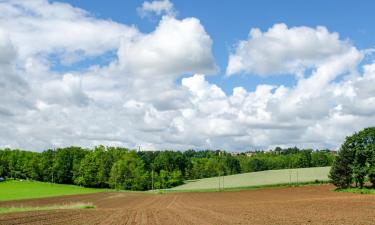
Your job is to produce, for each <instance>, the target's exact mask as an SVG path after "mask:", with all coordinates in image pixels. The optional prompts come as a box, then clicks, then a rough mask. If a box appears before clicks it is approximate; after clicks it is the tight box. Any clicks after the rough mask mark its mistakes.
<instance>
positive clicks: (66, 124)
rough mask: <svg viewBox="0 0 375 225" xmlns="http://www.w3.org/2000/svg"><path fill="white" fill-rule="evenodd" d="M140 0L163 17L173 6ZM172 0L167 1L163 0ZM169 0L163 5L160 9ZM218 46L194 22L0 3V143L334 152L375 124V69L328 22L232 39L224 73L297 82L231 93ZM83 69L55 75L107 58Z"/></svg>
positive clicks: (39, 0) (38, 0) (40, 0)
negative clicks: (136, 21)
mask: <svg viewBox="0 0 375 225" xmlns="http://www.w3.org/2000/svg"><path fill="white" fill-rule="evenodd" d="M162 2H164V3H163V4H161V3H160V2H159V3H160V5H159V3H158V4H156V3H155V2H152V3H144V4H143V9H144V10H145V11H154V12H156V14H159V12H160V14H163V13H164V14H165V13H166V14H168V13H167V11H168V10H172V9H173V5H171V6H168V5H169V4H172V3H170V2H169V1H162ZM166 3H169V4H166ZM164 4H165V5H164ZM212 45H213V41H212V38H211V37H210V35H209V34H208V33H207V32H206V30H205V28H204V26H203V25H202V24H201V22H200V21H199V19H197V18H183V19H177V18H175V17H174V16H170V15H167V16H163V17H162V18H161V19H160V21H159V24H158V25H157V26H156V27H155V30H154V31H152V32H150V33H143V32H141V31H139V30H138V29H137V28H135V27H134V26H130V25H126V24H120V23H116V22H113V21H109V20H102V19H98V18H95V17H93V16H91V15H90V14H89V13H88V12H86V11H84V10H82V9H78V8H74V7H72V6H71V5H68V4H63V3H57V2H54V3H50V2H48V1H44V0H33V1H3V2H1V3H0V67H1V70H0V91H1V93H3V94H2V95H1V96H0V102H1V104H0V121H1V123H0V124H1V125H0V128H1V129H0V146H1V147H13V148H24V149H31V150H37V151H40V150H43V149H46V148H53V147H61V146H70V145H80V146H94V145H98V144H104V145H121V146H127V147H136V146H142V148H143V149H171V148H173V149H188V148H196V149H205V148H213V149H216V148H222V149H227V150H249V149H255V148H269V147H274V146H294V145H296V146H299V147H311V148H323V147H328V148H336V147H337V146H339V145H340V144H341V142H342V141H343V138H344V137H345V136H346V135H349V134H351V133H352V132H354V131H356V130H359V129H362V128H364V127H367V126H371V125H374V124H375V107H374V106H375V87H374V85H373V84H374V83H375V64H368V65H362V64H363V63H362V62H363V58H364V57H365V55H364V53H363V52H364V51H361V50H358V49H357V48H356V47H355V46H353V45H352V44H351V43H350V41H348V40H343V39H341V38H340V36H339V34H338V33H334V32H330V31H329V30H327V29H326V28H325V27H317V28H310V27H290V28H288V27H287V26H286V25H284V24H275V25H274V26H273V27H271V28H269V29H268V30H267V31H265V32H262V31H260V30H259V29H257V28H254V29H252V30H251V31H250V35H249V38H248V39H247V40H242V41H240V42H239V43H237V45H236V48H235V50H234V52H232V53H231V54H230V56H229V62H228V67H227V69H226V71H227V75H233V76H234V75H235V74H237V73H248V74H251V75H258V76H273V75H277V74H285V73H286V74H291V75H294V76H295V77H296V79H297V84H296V85H295V86H292V87H287V86H282V85H281V86H273V85H268V84H259V85H258V86H257V87H256V89H255V90H254V91H248V90H246V89H245V88H243V87H235V88H234V89H233V92H232V93H231V94H227V93H225V92H224V91H223V90H222V88H221V87H219V86H217V85H215V84H212V83H210V82H209V81H207V79H206V76H207V75H206V74H213V73H216V72H217V71H218V66H217V65H216V63H215V59H214V56H213V54H212ZM108 52H110V53H113V54H114V57H113V58H111V59H110V61H109V62H108V63H106V64H104V65H103V64H101V63H95V60H94V62H92V63H91V64H90V66H89V68H87V69H85V70H80V69H76V70H74V69H72V70H71V71H69V72H61V71H60V72H59V71H58V70H54V69H53V66H54V64H56V63H57V64H58V65H67V64H68V65H69V64H72V63H77V62H80V61H83V62H85V60H87V59H96V58H97V57H102V56H104V55H106V54H108Z"/></svg>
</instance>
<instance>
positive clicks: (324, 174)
mask: <svg viewBox="0 0 375 225" xmlns="http://www.w3.org/2000/svg"><path fill="white" fill-rule="evenodd" d="M329 170H330V167H314V168H301V169H284V170H268V171H261V172H252V173H242V174H236V175H229V176H224V177H220V178H219V177H211V178H204V179H198V180H191V181H187V182H186V183H185V184H183V185H180V186H177V187H174V188H171V189H170V190H176V191H185V190H186V191H188V190H204V189H218V188H219V185H220V187H221V188H223V183H224V188H241V187H252V186H263V185H277V184H287V183H300V182H314V181H315V180H319V181H328V173H329Z"/></svg>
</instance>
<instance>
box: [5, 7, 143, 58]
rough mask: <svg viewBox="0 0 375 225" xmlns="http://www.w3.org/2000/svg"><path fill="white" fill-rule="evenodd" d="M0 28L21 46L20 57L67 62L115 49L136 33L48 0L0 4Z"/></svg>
mask: <svg viewBox="0 0 375 225" xmlns="http://www.w3.org/2000/svg"><path fill="white" fill-rule="evenodd" d="M0 27H1V28H2V29H3V30H6V31H7V32H8V34H9V38H10V39H11V40H12V42H13V43H14V45H15V46H20V48H19V49H18V51H19V52H18V53H19V56H20V57H22V58H26V57H30V56H32V55H36V54H39V55H45V56H48V55H50V54H54V55H55V56H57V57H58V58H59V59H61V60H64V61H65V62H69V63H72V62H74V61H78V60H80V59H82V57H87V56H97V55H100V54H103V53H105V52H107V51H111V50H116V49H117V48H118V46H119V44H120V40H126V39H131V38H132V37H133V36H135V35H136V34H137V32H138V31H137V30H136V29H135V28H133V27H131V26H127V25H123V24H119V23H115V22H112V21H109V20H99V19H96V18H94V17H92V16H91V15H90V14H89V13H88V12H86V11H84V10H82V9H79V8H75V7H72V6H71V5H69V4H65V3H60V2H53V3H50V2H48V1H47V0H32V1H22V0H15V1H8V0H6V1H1V2H0ZM31 43H32V44H31Z"/></svg>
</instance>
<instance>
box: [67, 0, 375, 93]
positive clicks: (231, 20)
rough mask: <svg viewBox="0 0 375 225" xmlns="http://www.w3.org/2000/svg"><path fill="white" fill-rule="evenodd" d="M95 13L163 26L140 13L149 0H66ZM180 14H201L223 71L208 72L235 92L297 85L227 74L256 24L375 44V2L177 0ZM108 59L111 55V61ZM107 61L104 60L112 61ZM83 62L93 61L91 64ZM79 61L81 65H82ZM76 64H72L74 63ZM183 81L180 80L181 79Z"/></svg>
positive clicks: (145, 26)
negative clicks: (319, 29)
mask: <svg viewBox="0 0 375 225" xmlns="http://www.w3.org/2000/svg"><path fill="white" fill-rule="evenodd" d="M64 2H67V3H70V4H72V5H73V6H76V7H79V8H82V9H85V10H87V11H88V12H90V13H92V14H93V15H94V16H95V17H99V18H103V19H110V20H113V21H116V22H120V23H124V24H128V25H134V26H136V27H138V28H139V29H140V30H141V31H143V32H151V31H153V30H154V29H155V26H157V24H158V22H159V19H158V17H157V16H153V17H152V18H151V19H150V18H141V17H140V16H139V15H138V13H137V10H136V9H137V8H139V7H140V6H141V5H142V3H143V1H142V0H141V1H139V0H132V1H114V0H107V1H95V0H94V1H92V0H74V1H72V0H70V1H64ZM173 4H174V7H175V9H176V10H177V11H178V14H177V18H181V19H182V18H186V17H196V18H198V19H199V20H200V21H201V23H202V24H203V26H204V27H205V29H206V31H207V33H208V34H209V35H210V37H211V38H212V40H213V54H214V57H215V60H216V63H217V64H218V66H219V68H220V71H219V72H218V73H215V74H212V76H209V77H207V79H208V80H209V81H210V82H213V83H215V84H218V85H219V86H220V87H221V88H222V89H223V90H224V91H225V92H226V93H228V94H231V93H232V89H233V88H234V87H236V86H243V87H246V88H247V89H249V90H254V89H255V87H256V85H257V84H272V85H281V84H282V85H285V86H292V85H295V84H296V80H295V79H294V77H293V76H290V75H284V76H271V77H259V76H248V75H240V76H232V77H227V76H225V68H226V66H227V64H228V54H229V52H231V51H233V49H234V46H235V45H236V43H237V42H238V41H239V40H242V39H246V38H247V36H248V33H249V31H250V29H251V28H255V27H256V28H260V29H261V30H262V31H265V30H267V29H268V28H269V27H271V26H272V25H273V24H275V23H285V24H286V25H288V26H289V27H293V26H309V27H316V26H325V27H327V28H328V30H329V31H331V32H338V33H339V34H340V37H341V39H349V40H350V41H351V42H352V43H353V45H355V46H356V47H357V48H359V49H368V48H373V47H374V46H375V41H374V38H369V37H375V28H374V26H373V21H375V14H374V13H373V11H374V10H375V3H374V2H373V1H360V2H358V1H349V0H342V1H339V0H336V1H324V0H316V1H298V0H286V1H272V0H262V1H260V0H254V1H244V0H238V1H229V0H223V1H197V0H190V1H181V0H175V1H173ZM107 61H108V60H107ZM107 61H106V60H104V62H107ZM79 65H83V66H84V67H85V66H87V65H88V64H87V63H81V64H79ZM76 66H77V65H76ZM69 69H70V68H69ZM178 81H180V79H179V80H178Z"/></svg>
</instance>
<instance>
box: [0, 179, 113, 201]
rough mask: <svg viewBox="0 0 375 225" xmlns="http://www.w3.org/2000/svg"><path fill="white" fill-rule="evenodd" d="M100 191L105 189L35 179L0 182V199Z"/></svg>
mask: <svg viewBox="0 0 375 225" xmlns="http://www.w3.org/2000/svg"><path fill="white" fill-rule="evenodd" d="M102 191H106V189H94V188H83V187H79V186H75V185H64V184H51V183H43V182H37V181H17V180H11V181H6V182H2V183H0V201H5V200H17V199H29V198H43V197H52V196H60V195H74V194H88V193H95V192H102Z"/></svg>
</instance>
